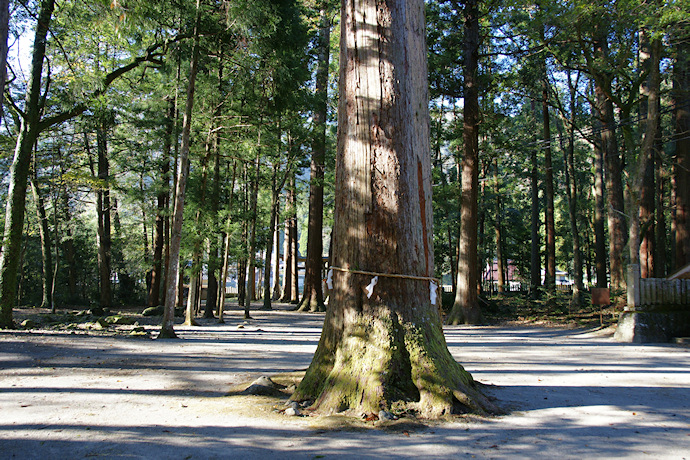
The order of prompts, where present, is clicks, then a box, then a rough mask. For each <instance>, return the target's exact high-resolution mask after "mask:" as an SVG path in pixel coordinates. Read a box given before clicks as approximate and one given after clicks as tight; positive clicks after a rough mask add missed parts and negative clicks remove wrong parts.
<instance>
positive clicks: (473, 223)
mask: <svg viewBox="0 0 690 460" xmlns="http://www.w3.org/2000/svg"><path fill="white" fill-rule="evenodd" d="M463 15H464V18H465V40H464V57H465V60H464V64H463V74H464V86H463V87H464V91H465V105H464V124H463V134H462V137H463V141H464V146H465V152H464V155H463V157H462V192H461V193H462V195H461V197H460V200H461V201H460V202H461V206H460V254H459V257H458V278H457V281H456V284H457V287H456V291H455V301H454V302H453V309H452V310H451V311H450V314H449V315H448V318H447V320H446V321H447V322H448V324H459V323H465V324H479V323H480V322H481V321H482V314H481V310H480V309H479V301H478V298H477V283H478V280H479V273H478V271H479V270H478V260H477V215H478V206H479V205H478V201H479V196H478V191H479V89H478V87H477V85H478V79H477V72H478V66H479V40H480V37H479V12H478V8H477V1H476V0H468V1H466V2H465V3H464V8H463Z"/></svg>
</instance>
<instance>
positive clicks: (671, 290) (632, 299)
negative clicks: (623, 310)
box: [627, 265, 690, 310]
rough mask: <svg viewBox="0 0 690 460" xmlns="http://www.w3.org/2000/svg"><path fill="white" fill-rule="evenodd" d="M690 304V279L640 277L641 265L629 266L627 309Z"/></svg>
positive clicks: (674, 306)
mask: <svg viewBox="0 0 690 460" xmlns="http://www.w3.org/2000/svg"><path fill="white" fill-rule="evenodd" d="M688 305H690V280H687V279H674V280H670V279H665V278H640V267H639V265H631V266H630V267H629V268H628V305H627V310H638V309H642V310H649V309H651V310H654V309H657V308H672V309H673V308H678V307H684V306H688Z"/></svg>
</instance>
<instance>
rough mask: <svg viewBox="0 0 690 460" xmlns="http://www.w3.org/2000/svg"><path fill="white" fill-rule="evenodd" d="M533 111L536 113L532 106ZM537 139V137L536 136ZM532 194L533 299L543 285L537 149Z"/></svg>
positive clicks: (533, 155)
mask: <svg viewBox="0 0 690 460" xmlns="http://www.w3.org/2000/svg"><path fill="white" fill-rule="evenodd" d="M532 113H535V109H534V107H532ZM535 140H536V138H535ZM530 163H531V171H530V196H531V199H532V204H531V219H530V222H531V227H530V234H531V243H530V283H529V284H530V288H529V290H530V293H531V297H532V298H533V299H536V298H537V297H539V286H541V254H540V247H541V241H540V238H539V225H540V221H539V161H538V157H537V149H536V148H534V149H530Z"/></svg>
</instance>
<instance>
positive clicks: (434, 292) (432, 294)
mask: <svg viewBox="0 0 690 460" xmlns="http://www.w3.org/2000/svg"><path fill="white" fill-rule="evenodd" d="M437 297H438V284H436V281H430V282H429V298H430V299H431V305H436V298H437Z"/></svg>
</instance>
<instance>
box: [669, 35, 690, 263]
mask: <svg viewBox="0 0 690 460" xmlns="http://www.w3.org/2000/svg"><path fill="white" fill-rule="evenodd" d="M674 38H675V40H674V41H675V43H676V56H675V57H676V61H675V63H674V66H673V102H674V113H673V119H674V121H675V136H674V141H675V145H676V152H675V162H674V165H673V174H674V176H675V177H674V179H675V204H676V206H675V209H676V212H675V218H674V226H675V236H676V238H675V248H676V250H675V265H674V267H675V270H678V269H680V268H683V267H684V266H686V265H687V264H690V27H688V25H687V24H686V25H684V26H682V27H680V28H679V30H678V31H676V34H675V37H674Z"/></svg>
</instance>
